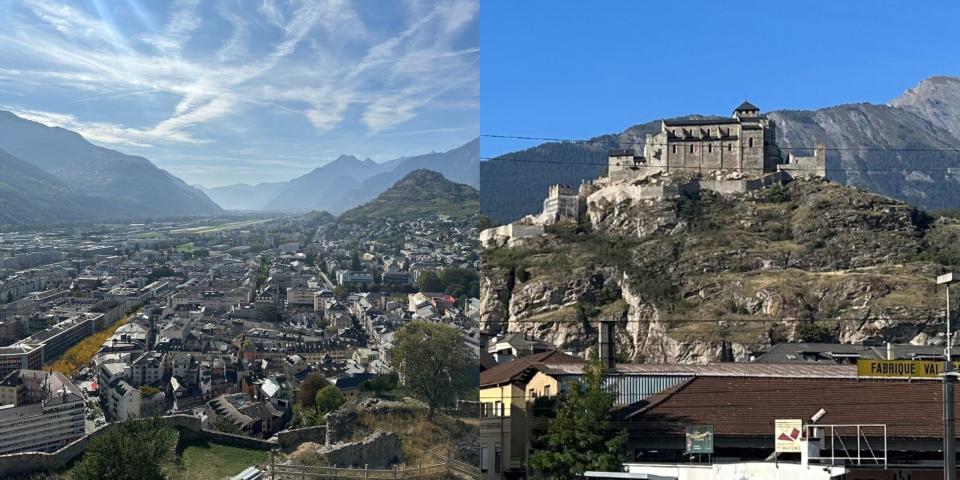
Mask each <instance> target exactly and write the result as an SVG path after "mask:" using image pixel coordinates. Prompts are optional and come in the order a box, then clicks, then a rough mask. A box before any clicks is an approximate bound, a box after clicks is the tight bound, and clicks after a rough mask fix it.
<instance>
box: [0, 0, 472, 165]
mask: <svg viewBox="0 0 960 480" xmlns="http://www.w3.org/2000/svg"><path fill="white" fill-rule="evenodd" d="M98 2H102V0H95V1H94V2H93V3H91V4H87V5H93V6H94V7H96V8H94V9H93V10H86V9H84V6H83V5H84V4H77V3H73V2H66V1H64V0H24V1H23V2H22V3H19V4H17V3H15V4H12V7H11V8H10V9H8V10H9V11H7V12H0V22H3V23H4V24H5V27H4V28H3V29H0V90H8V91H13V90H17V91H18V92H19V94H18V96H17V97H10V96H5V97H4V98H5V100H4V101H5V102H6V103H9V104H11V105H13V108H14V109H15V112H16V113H18V114H22V115H23V116H26V117H27V118H31V119H33V120H36V121H39V122H41V123H45V124H48V125H57V126H62V127H64V128H69V129H71V130H76V131H78V132H80V133H81V134H83V135H84V136H86V137H88V138H90V139H91V140H94V141H97V142H101V143H107V144H113V145H129V146H135V147H138V148H149V147H151V146H153V147H158V146H171V145H182V146H189V145H203V144H206V143H209V142H210V141H211V138H209V137H208V135H210V133H211V132H214V131H222V130H223V128H221V127H224V126H225V125H226V124H229V123H233V124H236V123H238V122H244V121H246V120H247V119H248V118H250V117H248V116H251V115H252V116H254V117H255V116H257V115H261V114H262V112H263V111H265V110H266V111H269V110H273V111H275V112H276V113H278V114H281V113H282V114H284V115H286V116H287V117H290V118H300V119H301V120H302V121H303V122H305V123H304V125H308V126H310V127H312V129H313V130H314V131H315V132H316V133H317V135H322V134H331V133H337V134H338V135H345V133H343V132H340V130H341V129H344V128H352V129H355V128H356V126H357V125H360V126H361V128H363V129H365V131H360V132H357V133H359V137H360V138H362V137H363V136H364V135H366V136H369V135H386V134H388V133H391V131H392V133H397V134H400V135H402V134H403V132H402V130H396V129H398V128H400V127H401V126H402V125H404V124H405V123H407V122H411V121H412V120H414V119H416V118H418V116H419V115H421V114H422V113H423V112H424V111H425V110H427V109H430V108H436V107H435V106H436V105H440V104H443V103H445V104H447V105H452V104H453V102H451V98H456V99H457V102H458V103H459V104H460V105H475V104H476V101H477V99H478V98H479V88H478V85H479V65H478V58H479V50H478V47H477V42H476V41H473V42H471V41H469V40H468V41H466V42H464V41H463V35H464V33H465V32H466V31H468V30H470V29H471V28H474V29H475V26H476V22H477V15H478V2H477V1H474V0H458V1H443V0H441V1H440V2H433V1H408V2H407V3H404V4H402V6H400V7H397V6H396V5H392V6H393V7H395V8H397V12H396V15H394V17H395V22H394V23H393V25H384V24H383V22H382V21H380V20H378V21H370V20H369V19H370V18H373V17H382V14H380V13H379V12H376V14H371V13H370V11H372V9H381V8H383V6H382V5H380V4H378V3H377V2H363V1H347V0H286V1H281V0H262V1H261V2H259V3H258V4H256V5H254V7H255V8H251V6H250V5H247V4H241V3H239V2H235V1H233V0H177V1H175V2H173V3H172V4H170V5H169V6H165V7H164V8H162V9H160V10H158V9H157V5H158V4H154V3H149V2H143V1H140V0H126V2H125V3H116V4H110V3H98ZM124 6H126V8H129V9H131V12H130V14H129V15H126V17H124V18H127V19H134V21H133V22H132V23H130V24H128V25H117V24H115V21H114V19H113V18H112V17H111V16H110V14H109V12H111V11H112V12H114V13H115V12H116V11H117V10H118V8H123V7H124ZM145 6H148V7H152V8H151V10H150V11H149V12H147V11H146V10H145V8H144V7H145ZM105 7H110V8H105ZM368 10H369V11H368ZM211 12H212V13H213V14H214V16H206V15H207V14H208V13H211ZM116 18H118V19H119V18H122V17H121V16H119V15H118V16H117V17H116ZM464 45H466V46H464ZM49 88H56V89H58V92H61V93H62V92H73V93H74V94H75V95H74V96H75V98H73V99H71V100H68V101H66V102H64V103H63V104H62V105H63V106H64V107H65V108H64V109H63V111H61V112H57V111H53V110H57V108H55V107H51V106H50V104H45V103H41V104H39V105H34V104H32V103H31V102H30V101H29V98H30V95H31V91H42V90H43V89H49ZM0 95H2V94H0ZM157 98H162V99H165V100H164V101H165V102H167V103H166V104H165V105H164V104H159V103H151V104H150V107H149V108H150V110H149V115H144V116H141V117H139V118H140V121H138V122H137V123H136V124H135V125H126V124H123V122H121V121H120V120H117V121H115V122H114V123H110V122H103V121H91V120H88V119H87V118H86V117H87V110H88V109H90V108H95V106H96V104H97V103H98V102H101V101H109V102H112V103H111V105H118V104H119V103H120V102H124V101H127V102H130V104H131V105H132V107H131V108H137V105H143V104H144V103H142V102H147V101H148V99H157ZM171 98H172V99H173V102H172V103H171V102H169V99H171ZM69 105H74V106H76V105H83V106H84V107H85V109H87V110H84V109H71V108H67V107H68V106H69ZM463 108H468V107H463ZM291 114H292V115H291ZM348 116H350V118H348ZM134 117H136V115H130V116H127V117H125V118H134ZM158 117H160V118H158ZM99 118H103V115H100V116H99ZM145 118H151V119H152V120H149V121H147V124H145V123H144V119H145ZM348 120H349V121H348ZM471 126H472V125H471ZM445 128H457V126H449V127H447V126H443V127H442V128H439V129H435V130H438V131H440V130H443V129H445ZM394 130H396V131H394ZM418 130H424V128H423V125H420V126H419V128H418ZM428 130H429V129H428ZM274 150H276V149H274Z"/></svg>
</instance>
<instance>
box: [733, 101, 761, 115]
mask: <svg viewBox="0 0 960 480" xmlns="http://www.w3.org/2000/svg"><path fill="white" fill-rule="evenodd" d="M752 110H760V108H759V107H757V106H756V105H754V104H752V103H750V102H748V101H746V100H744V101H743V103H741V104H740V106H739V107H737V108H735V109H734V110H733V111H734V112H743V111H752Z"/></svg>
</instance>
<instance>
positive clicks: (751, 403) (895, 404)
mask: <svg viewBox="0 0 960 480" xmlns="http://www.w3.org/2000/svg"><path fill="white" fill-rule="evenodd" d="M942 388H943V387H942V385H941V384H940V383H938V382H907V381H903V380H879V379H870V380H865V379H862V380H855V379H845V378H824V379H813V378H763V377H711V376H705V377H694V378H692V379H690V380H688V381H687V382H685V383H683V384H681V385H678V386H677V387H676V388H672V389H669V390H666V391H664V392H662V393H661V394H659V395H655V396H653V397H650V398H649V399H647V401H646V402H644V405H639V406H638V407H639V410H637V411H635V412H634V413H631V414H630V415H628V418H629V424H630V425H631V426H632V427H636V428H637V429H638V430H640V431H643V432H644V433H646V434H649V435H683V434H684V431H685V427H686V425H713V426H714V429H715V431H716V435H717V436H733V437H736V436H740V437H745V436H750V437H756V436H759V437H765V436H770V437H771V438H772V436H773V425H774V420H776V419H801V420H803V421H804V423H807V421H808V420H809V419H810V417H811V416H812V415H813V414H815V413H816V412H817V411H818V410H819V409H821V408H822V409H824V410H826V412H827V413H826V414H825V415H824V416H823V417H822V418H821V419H820V420H819V422H818V423H820V424H886V425H887V436H888V437H891V438H942V433H943V424H942V398H943V396H942ZM957 405H958V406H960V399H958V402H957ZM958 411H960V409H958ZM958 433H960V430H958Z"/></svg>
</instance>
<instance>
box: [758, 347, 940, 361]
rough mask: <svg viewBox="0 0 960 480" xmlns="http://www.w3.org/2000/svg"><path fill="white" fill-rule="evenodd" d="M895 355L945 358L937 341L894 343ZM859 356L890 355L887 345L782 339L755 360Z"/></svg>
mask: <svg viewBox="0 0 960 480" xmlns="http://www.w3.org/2000/svg"><path fill="white" fill-rule="evenodd" d="M891 349H892V350H893V355H894V358H896V359H901V360H914V359H922V358H937V357H940V358H942V356H943V347H942V346H935V345H929V346H927V345H909V344H906V345H892V346H891ZM850 356H858V357H859V358H863V359H870V360H883V359H885V358H886V357H887V347H886V345H877V346H874V345H860V344H840V343H778V344H776V345H774V346H772V347H770V348H769V349H768V350H767V351H766V353H764V354H763V355H760V356H759V357H757V358H756V360H754V363H797V364H808V365H809V364H811V363H828V364H832V363H838V360H840V359H841V358H850Z"/></svg>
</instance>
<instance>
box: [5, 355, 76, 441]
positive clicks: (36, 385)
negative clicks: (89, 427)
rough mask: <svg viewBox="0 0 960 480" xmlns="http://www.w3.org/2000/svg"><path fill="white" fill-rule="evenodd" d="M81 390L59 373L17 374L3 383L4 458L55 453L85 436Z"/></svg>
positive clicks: (22, 372) (37, 371) (11, 375)
mask: <svg viewBox="0 0 960 480" xmlns="http://www.w3.org/2000/svg"><path fill="white" fill-rule="evenodd" d="M83 416H84V402H83V395H82V394H81V393H80V390H79V389H78V388H77V387H76V386H75V385H74V384H73V383H71V382H70V381H69V380H68V379H67V378H66V377H65V376H64V375H63V374H61V373H59V372H43V371H39V370H17V371H15V372H11V373H10V374H8V375H6V376H4V377H3V379H2V380H0V454H7V453H17V452H35V451H39V452H53V451H56V450H59V449H60V448H62V447H63V446H64V445H67V444H68V443H70V442H73V441H74V440H77V439H79V438H81V437H83V435H84V422H83Z"/></svg>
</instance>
